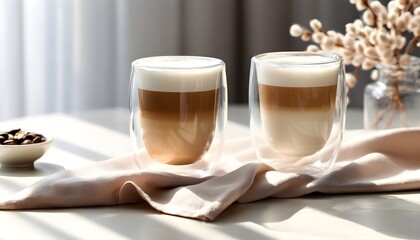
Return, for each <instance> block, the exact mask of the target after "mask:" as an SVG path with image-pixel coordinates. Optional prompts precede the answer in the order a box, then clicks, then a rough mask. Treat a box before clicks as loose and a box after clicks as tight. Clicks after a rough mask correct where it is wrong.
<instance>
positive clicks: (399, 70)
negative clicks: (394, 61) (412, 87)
mask: <svg viewBox="0 0 420 240" xmlns="http://www.w3.org/2000/svg"><path fill="white" fill-rule="evenodd" d="M376 69H377V70H378V81H380V82H382V83H385V84H395V83H399V82H404V83H405V84H410V83H412V84H415V83H416V82H417V81H419V71H420V58H418V57H412V58H411V63H410V64H409V65H408V66H404V67H400V66H397V65H377V66H376Z"/></svg>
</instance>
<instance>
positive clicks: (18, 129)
mask: <svg viewBox="0 0 420 240" xmlns="http://www.w3.org/2000/svg"><path fill="white" fill-rule="evenodd" d="M19 131H20V128H16V129H13V130H10V131H9V133H10V134H12V135H15V134H16V133H17V132H19Z"/></svg>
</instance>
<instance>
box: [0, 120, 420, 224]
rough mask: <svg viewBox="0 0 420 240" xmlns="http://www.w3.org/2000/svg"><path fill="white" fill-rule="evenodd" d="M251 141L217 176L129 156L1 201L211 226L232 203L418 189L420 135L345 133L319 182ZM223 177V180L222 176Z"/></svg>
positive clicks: (416, 131)
mask: <svg viewBox="0 0 420 240" xmlns="http://www.w3.org/2000/svg"><path fill="white" fill-rule="evenodd" d="M255 159H256V155H255V151H254V150H253V148H252V144H251V139H250V138H242V139H234V140H230V141H227V143H226V145H225V150H224V153H223V155H222V159H221V162H220V164H219V167H218V173H219V175H218V176H214V177H207V178H194V177H185V176H179V175H175V174H170V173H167V172H157V171H155V172H151V171H141V170H139V169H138V167H137V165H136V164H135V160H134V158H133V157H132V155H131V154H127V155H125V156H120V157H116V158H113V159H110V160H106V161H102V162H99V163H94V164H90V165H88V166H84V167H83V168H77V169H69V170H64V171H61V172H58V173H56V174H54V175H51V176H49V177H46V178H45V179H43V180H41V181H39V182H37V183H35V184H34V185H32V186H29V187H27V188H25V189H23V190H21V191H20V192H18V193H16V194H15V195H13V196H7V197H6V199H5V200H3V201H1V202H0V209H3V210H6V209H34V208H56V207H79V206H100V205H117V204H128V203H137V202H141V201H146V202H148V203H149V204H150V205H151V206H152V207H153V208H155V209H156V210H158V211H161V212H163V213H167V214H172V215H178V216H183V217H189V218H196V219H201V220H206V221H212V220H214V219H215V218H216V217H217V216H218V215H219V214H220V213H221V212H222V211H223V210H224V209H226V208H227V207H228V206H229V205H231V204H232V203H233V202H241V203H245V202H252V201H256V200H261V199H264V198H268V197H275V198H290V197H298V196H302V195H306V194H309V193H313V192H321V193H328V194H330V193H361V192H385V191H401V190H415V189H420V128H404V129H390V130H381V131H365V130H358V131H348V132H346V133H345V135H344V139H343V144H342V147H341V149H340V153H339V157H338V160H337V162H336V164H335V165H334V167H333V169H332V170H331V171H330V172H329V173H327V174H325V175H323V176H320V177H313V176H309V175H305V174H296V173H282V172H278V171H275V170H274V169H272V168H270V167H269V166H267V165H265V164H260V163H258V162H256V161H253V160H255ZM221 173H224V174H221Z"/></svg>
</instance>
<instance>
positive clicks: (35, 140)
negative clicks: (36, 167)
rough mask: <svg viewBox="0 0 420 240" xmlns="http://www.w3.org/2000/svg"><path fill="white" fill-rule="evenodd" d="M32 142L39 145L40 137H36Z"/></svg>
mask: <svg viewBox="0 0 420 240" xmlns="http://www.w3.org/2000/svg"><path fill="white" fill-rule="evenodd" d="M32 142H33V143H40V142H42V139H41V137H38V136H37V137H35V138H34V140H32Z"/></svg>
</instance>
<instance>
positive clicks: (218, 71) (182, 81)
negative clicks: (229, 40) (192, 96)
mask: <svg viewBox="0 0 420 240" xmlns="http://www.w3.org/2000/svg"><path fill="white" fill-rule="evenodd" d="M133 69H134V70H133V71H135V73H134V74H133V81H135V86H136V87H137V88H141V89H145V90H150V91H160V92H200V91H208V90H214V89H217V88H219V87H220V86H219V84H220V81H219V79H221V77H222V76H221V75H222V74H223V73H224V72H223V71H222V69H223V62H222V61H220V60H218V59H214V58H202V57H151V58H145V59H140V60H137V61H135V62H134V63H133Z"/></svg>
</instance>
